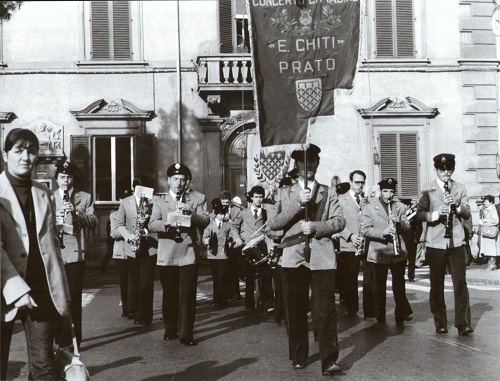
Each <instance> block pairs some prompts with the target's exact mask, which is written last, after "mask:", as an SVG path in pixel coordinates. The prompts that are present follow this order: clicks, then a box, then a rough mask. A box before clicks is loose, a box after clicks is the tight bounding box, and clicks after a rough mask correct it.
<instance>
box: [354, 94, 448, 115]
mask: <svg viewBox="0 0 500 381" xmlns="http://www.w3.org/2000/svg"><path fill="white" fill-rule="evenodd" d="M358 112H359V113H360V114H361V117H362V118H363V119H368V118H382V117H383V118H395V117H424V118H434V117H435V116H436V115H438V113H439V112H438V109H437V108H432V107H428V106H426V105H425V104H424V103H422V102H420V101H419V100H418V99H415V98H412V97H406V98H404V99H401V98H390V97H387V98H384V99H382V100H380V101H378V102H377V103H375V104H374V105H373V106H372V107H369V108H359V109H358Z"/></svg>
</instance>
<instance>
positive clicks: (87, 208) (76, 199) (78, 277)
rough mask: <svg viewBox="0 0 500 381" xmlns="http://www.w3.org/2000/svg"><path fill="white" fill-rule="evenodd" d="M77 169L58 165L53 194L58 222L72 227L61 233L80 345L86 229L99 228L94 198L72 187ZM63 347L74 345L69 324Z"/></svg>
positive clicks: (76, 333)
mask: <svg viewBox="0 0 500 381" xmlns="http://www.w3.org/2000/svg"><path fill="white" fill-rule="evenodd" d="M74 175H75V168H74V166H73V165H71V163H69V162H67V161H65V162H63V163H61V164H59V165H58V166H57V170H56V175H55V178H56V182H57V185H58V187H59V188H58V189H57V190H56V191H55V192H54V194H55V199H56V208H57V215H56V218H57V223H58V225H61V224H64V225H69V226H72V227H73V229H72V230H73V233H72V234H66V233H64V234H61V235H60V238H62V244H63V246H64V248H63V247H62V246H61V252H62V256H63V260H64V268H65V270H66V276H67V278H68V286H69V292H70V295H71V304H70V311H71V317H72V319H73V323H74V325H75V335H76V341H77V343H78V346H80V343H81V341H82V292H83V276H84V274H85V256H86V254H87V253H88V250H87V247H86V237H85V229H94V228H95V227H96V226H97V222H98V220H97V216H96V215H95V211H94V202H93V200H92V196H91V195H90V194H89V193H87V192H84V191H81V190H77V189H75V188H74V187H73V181H74ZM62 331H63V332H64V334H63V337H62V339H61V342H60V344H61V345H67V344H69V343H70V342H71V340H70V339H71V338H70V337H69V336H70V334H69V330H68V329H67V328H66V325H65V326H64V327H62Z"/></svg>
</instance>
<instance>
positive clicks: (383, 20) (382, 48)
mask: <svg viewBox="0 0 500 381" xmlns="http://www.w3.org/2000/svg"><path fill="white" fill-rule="evenodd" d="M375 33H376V39H377V57H379V58H384V57H386V58H387V57H394V37H393V25H392V0H377V1H376V2H375Z"/></svg>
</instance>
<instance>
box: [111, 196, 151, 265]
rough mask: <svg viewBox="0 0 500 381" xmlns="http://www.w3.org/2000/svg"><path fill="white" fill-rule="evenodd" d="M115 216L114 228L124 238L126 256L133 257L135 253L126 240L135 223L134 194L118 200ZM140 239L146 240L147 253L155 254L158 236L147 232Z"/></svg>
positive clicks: (131, 234)
mask: <svg viewBox="0 0 500 381" xmlns="http://www.w3.org/2000/svg"><path fill="white" fill-rule="evenodd" d="M153 202H154V200H153ZM146 214H151V211H150V210H148V211H146ZM115 217H116V220H115V223H116V230H117V232H118V233H119V234H120V235H121V236H122V237H123V239H124V240H125V242H124V244H123V249H124V252H125V255H126V256H127V257H132V258H135V253H134V252H133V251H132V247H131V246H130V244H129V242H128V240H129V239H130V237H132V236H133V235H134V233H135V229H136V226H135V225H136V223H137V203H136V198H135V196H134V195H132V196H129V197H126V198H124V199H123V200H121V201H120V207H119V208H118V210H117V211H116V215H115ZM110 218H111V217H110ZM146 227H147V226H146ZM142 239H145V240H146V244H147V247H148V253H149V255H156V254H157V247H158V238H157V236H156V234H148V235H147V236H146V237H145V238H142Z"/></svg>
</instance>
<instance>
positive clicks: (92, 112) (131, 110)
mask: <svg viewBox="0 0 500 381" xmlns="http://www.w3.org/2000/svg"><path fill="white" fill-rule="evenodd" d="M71 113H72V114H73V115H74V116H75V118H76V119H77V120H103V119H108V120H131V119H133V120H143V121H146V120H150V119H151V118H152V116H153V114H154V111H153V110H142V109H140V108H139V107H137V106H135V105H134V104H133V103H131V102H129V101H127V100H125V99H120V100H119V101H116V100H110V101H109V102H107V101H105V100H104V99H99V100H97V101H95V102H92V103H91V104H89V105H88V106H87V107H85V108H84V109H82V110H77V111H71Z"/></svg>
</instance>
